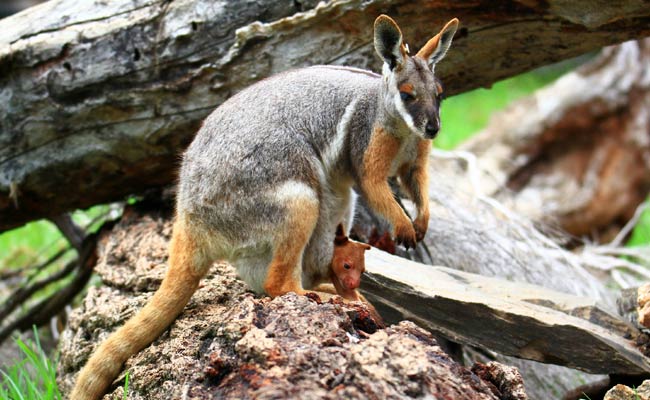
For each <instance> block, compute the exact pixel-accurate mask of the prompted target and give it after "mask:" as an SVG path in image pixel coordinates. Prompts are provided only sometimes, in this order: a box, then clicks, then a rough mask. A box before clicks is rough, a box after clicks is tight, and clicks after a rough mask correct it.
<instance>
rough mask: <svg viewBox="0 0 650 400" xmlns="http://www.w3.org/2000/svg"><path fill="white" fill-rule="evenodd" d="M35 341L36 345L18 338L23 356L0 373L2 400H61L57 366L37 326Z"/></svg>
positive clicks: (17, 342) (0, 394)
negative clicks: (49, 355) (43, 345)
mask: <svg viewBox="0 0 650 400" xmlns="http://www.w3.org/2000/svg"><path fill="white" fill-rule="evenodd" d="M34 338H35V339H34V342H33V343H32V342H27V343H26V342H24V341H23V340H21V339H20V338H16V339H15V343H16V344H17V345H18V347H19V348H20V351H21V353H22V357H21V359H20V360H17V361H16V363H15V364H13V365H11V366H10V367H8V369H7V370H6V371H2V370H0V375H1V376H0V399H15V400H50V399H56V400H60V399H62V396H61V393H60V392H59V389H58V387H57V385H56V366H55V365H56V363H55V362H53V361H51V360H50V359H48V357H47V356H46V355H45V352H44V351H43V349H42V348H41V343H40V341H39V338H38V332H37V331H36V327H34Z"/></svg>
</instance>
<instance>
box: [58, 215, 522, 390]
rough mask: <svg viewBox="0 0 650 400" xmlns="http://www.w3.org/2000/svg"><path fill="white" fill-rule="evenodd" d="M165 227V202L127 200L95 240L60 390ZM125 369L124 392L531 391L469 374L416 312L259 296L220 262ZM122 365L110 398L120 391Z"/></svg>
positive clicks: (135, 305) (131, 308)
mask: <svg viewBox="0 0 650 400" xmlns="http://www.w3.org/2000/svg"><path fill="white" fill-rule="evenodd" d="M170 233H171V222H170V217H169V214H164V213H163V214H161V213H160V212H147V213H144V214H143V213H140V212H138V211H137V210H133V209H131V210H128V212H127V213H126V216H125V217H124V218H123V219H122V221H121V222H120V223H119V224H118V226H117V228H116V229H114V230H113V232H111V233H110V234H107V235H104V236H103V237H102V239H101V240H100V245H99V263H98V265H97V271H98V273H99V274H100V276H101V277H102V278H103V280H104V282H105V283H106V286H102V287H100V288H91V289H90V290H89V293H88V295H87V296H86V298H85V299H84V300H83V303H82V305H81V307H80V308H78V309H77V310H76V311H74V312H73V314H72V315H71V316H70V319H69V326H68V328H67V329H66V331H65V332H64V334H63V336H62V340H61V344H60V351H61V361H60V364H59V370H58V374H57V377H58V379H59V383H60V387H61V388H62V390H63V391H64V393H65V392H67V391H69V390H70V388H71V385H72V383H73V382H74V377H75V374H76V372H78V371H79V369H80V368H81V366H82V365H83V363H84V362H85V360H86V359H87V358H88V356H89V355H90V352H91V351H92V349H93V348H94V347H95V346H97V345H98V344H99V343H100V342H101V341H102V340H103V339H105V338H106V336H107V335H108V334H109V332H110V331H111V330H113V329H115V328H116V327H117V326H119V325H121V324H122V323H123V322H124V320H125V319H127V318H129V317H130V316H131V315H133V313H134V312H135V311H136V310H138V309H139V308H140V307H141V306H142V305H143V304H144V302H145V301H146V300H147V299H148V298H149V297H150V296H151V290H155V289H156V288H157V286H158V285H159V284H160V280H161V278H162V276H163V273H164V270H165V269H166V259H167V244H168V240H169V237H170ZM127 370H128V371H129V391H130V396H136V397H137V396H142V397H143V398H182V397H187V398H202V399H209V398H218V399H230V398H232V399H248V398H256V399H265V398H269V399H270V398H322V399H340V398H346V399H366V398H405V397H416V398H419V397H427V396H429V397H432V398H449V399H458V400H463V399H466V400H470V399H481V400H495V399H513V400H525V399H527V397H526V394H525V393H524V392H523V391H522V390H521V388H522V385H521V376H519V374H518V373H517V371H516V370H514V369H510V368H507V367H505V366H498V365H496V364H495V365H491V366H490V370H491V371H492V372H493V373H492V374H491V373H479V374H478V375H476V374H474V373H473V372H472V371H471V370H470V369H467V368H464V367H462V366H460V365H459V364H456V363H455V362H453V361H452V360H451V359H450V358H449V356H447V355H446V354H444V353H443V352H442V350H441V349H440V347H439V346H438V345H437V344H436V342H435V340H434V339H433V338H432V336H431V335H430V334H429V333H428V332H426V331H424V330H422V329H421V328H418V327H416V326H415V325H414V324H413V323H410V322H400V323H398V324H395V325H392V326H390V327H388V328H386V329H378V327H377V325H376V324H374V322H373V320H372V319H371V318H370V317H369V313H368V310H367V308H366V307H364V306H363V305H361V304H351V305H346V304H343V303H340V302H329V303H325V304H319V303H317V302H315V301H313V300H310V299H309V298H307V297H301V296H296V295H294V294H288V295H285V296H282V297H279V298H276V299H273V300H271V299H270V298H268V297H265V298H258V297H256V296H254V295H253V294H252V293H250V292H246V287H245V285H244V284H243V282H241V281H239V280H238V279H237V278H236V277H235V275H234V271H233V269H232V268H231V267H229V266H227V265H225V264H217V265H215V266H213V268H212V270H211V272H210V273H209V274H208V276H207V277H206V278H205V279H204V280H203V282H202V285H201V287H200V288H199V290H198V291H197V292H196V293H195V295H194V297H193V298H192V300H191V301H190V303H189V305H188V306H187V307H186V309H185V311H184V312H183V314H182V315H181V316H180V317H179V318H178V319H177V320H176V321H175V322H174V323H173V324H172V326H171V327H170V329H169V330H168V331H167V332H166V333H165V334H163V335H162V336H161V337H160V338H159V339H158V340H156V341H155V342H154V343H153V344H152V345H151V346H149V347H147V348H146V349H144V350H143V351H141V352H139V353H138V354H137V355H135V356H134V357H132V358H131V359H130V360H129V361H128V362H127V364H126V366H125V369H124V371H127ZM477 371H478V370H477ZM499 371H501V373H500V372H499ZM506 372H507V373H506ZM123 377H124V375H122V377H120V378H118V380H117V381H116V382H115V384H114V387H113V388H112V393H111V394H109V395H108V396H107V397H105V398H110V399H119V398H121V396H122V394H121V392H122V387H123V379H124V378H123Z"/></svg>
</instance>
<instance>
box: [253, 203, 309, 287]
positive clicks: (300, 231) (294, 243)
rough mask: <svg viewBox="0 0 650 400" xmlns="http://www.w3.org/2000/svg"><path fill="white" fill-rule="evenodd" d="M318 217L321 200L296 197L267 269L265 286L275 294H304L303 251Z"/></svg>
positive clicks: (280, 230) (279, 231) (280, 231)
mask: <svg viewBox="0 0 650 400" xmlns="http://www.w3.org/2000/svg"><path fill="white" fill-rule="evenodd" d="M317 220H318V204H317V203H315V202H309V201H307V200H302V201H295V202H294V204H293V205H292V207H291V208H290V217H289V218H288V223H287V225H288V226H287V227H286V228H285V229H278V233H279V234H280V235H282V236H281V237H279V238H278V239H276V243H277V247H276V248H275V250H274V253H273V260H272V261H271V264H270V265H269V268H268V271H267V277H266V282H265V283H264V290H265V291H266V293H267V294H268V295H269V296H272V297H275V296H280V295H282V294H285V293H288V292H295V293H298V294H304V293H305V290H303V288H302V283H301V273H302V270H301V269H300V268H301V266H302V262H301V261H302V260H301V257H302V253H303V250H304V248H305V245H306V243H307V242H308V241H309V238H310V237H311V234H312V232H313V230H314V227H315V226H316V222H317Z"/></svg>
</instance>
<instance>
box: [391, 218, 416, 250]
mask: <svg viewBox="0 0 650 400" xmlns="http://www.w3.org/2000/svg"><path fill="white" fill-rule="evenodd" d="M416 237H417V236H416V234H415V228H414V227H413V224H412V223H411V221H408V224H403V225H400V226H397V227H396V228H395V241H396V242H397V244H401V245H403V246H404V247H406V249H407V250H408V249H414V248H415V244H416Z"/></svg>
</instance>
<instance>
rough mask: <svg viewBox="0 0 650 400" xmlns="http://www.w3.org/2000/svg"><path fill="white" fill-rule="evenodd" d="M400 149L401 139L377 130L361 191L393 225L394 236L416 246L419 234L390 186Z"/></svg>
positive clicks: (374, 132) (374, 133)
mask: <svg viewBox="0 0 650 400" xmlns="http://www.w3.org/2000/svg"><path fill="white" fill-rule="evenodd" d="M399 148H400V140H399V139H398V138H396V137H395V136H392V135H391V134H389V133H388V132H386V131H385V130H384V129H383V128H380V127H376V128H375V130H374V131H373V133H372V136H371V137H370V143H369V144H368V148H367V150H366V153H365V155H364V158H363V178H362V179H361V182H362V183H361V186H362V187H361V190H362V191H363V193H364V194H365V196H366V199H367V201H368V204H369V205H370V207H371V208H372V209H373V210H375V211H377V212H378V213H379V214H381V215H384V216H385V217H386V219H388V221H389V222H390V223H391V224H392V226H393V229H394V236H395V237H396V238H397V239H398V241H401V242H404V244H405V245H407V246H410V247H415V241H416V233H415V229H414V227H413V224H412V223H411V220H410V219H409V218H408V216H407V215H406V213H405V212H404V210H402V208H401V207H400V206H399V204H397V202H396V201H395V198H394V197H393V192H392V191H391V189H390V186H389V184H388V174H389V172H390V169H391V164H392V162H393V160H394V159H395V157H396V156H397V153H398V151H399Z"/></svg>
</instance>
